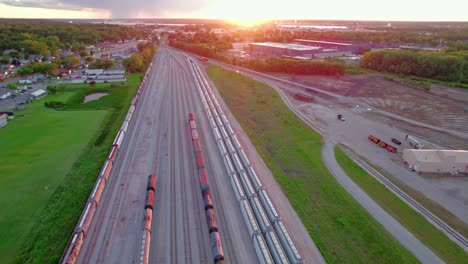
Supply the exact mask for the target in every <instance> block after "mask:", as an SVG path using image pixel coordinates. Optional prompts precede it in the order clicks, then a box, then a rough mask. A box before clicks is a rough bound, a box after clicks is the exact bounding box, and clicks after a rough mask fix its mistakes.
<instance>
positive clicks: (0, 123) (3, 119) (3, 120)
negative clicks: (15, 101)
mask: <svg viewBox="0 0 468 264" xmlns="http://www.w3.org/2000/svg"><path fill="white" fill-rule="evenodd" d="M7 123H8V115H7V114H1V115H0V128H2V127H4V126H6V125H7Z"/></svg>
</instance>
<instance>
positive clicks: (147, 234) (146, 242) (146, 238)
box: [139, 174, 157, 264]
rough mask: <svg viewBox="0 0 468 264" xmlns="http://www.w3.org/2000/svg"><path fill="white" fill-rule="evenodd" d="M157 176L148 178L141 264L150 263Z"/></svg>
mask: <svg viewBox="0 0 468 264" xmlns="http://www.w3.org/2000/svg"><path fill="white" fill-rule="evenodd" d="M156 180H157V178H156V175H154V174H151V175H150V176H148V184H147V186H146V199H145V217H144V218H143V231H142V237H141V252H140V259H139V263H140V264H148V263H149V252H150V243H151V224H152V222H153V208H154V195H155V192H156Z"/></svg>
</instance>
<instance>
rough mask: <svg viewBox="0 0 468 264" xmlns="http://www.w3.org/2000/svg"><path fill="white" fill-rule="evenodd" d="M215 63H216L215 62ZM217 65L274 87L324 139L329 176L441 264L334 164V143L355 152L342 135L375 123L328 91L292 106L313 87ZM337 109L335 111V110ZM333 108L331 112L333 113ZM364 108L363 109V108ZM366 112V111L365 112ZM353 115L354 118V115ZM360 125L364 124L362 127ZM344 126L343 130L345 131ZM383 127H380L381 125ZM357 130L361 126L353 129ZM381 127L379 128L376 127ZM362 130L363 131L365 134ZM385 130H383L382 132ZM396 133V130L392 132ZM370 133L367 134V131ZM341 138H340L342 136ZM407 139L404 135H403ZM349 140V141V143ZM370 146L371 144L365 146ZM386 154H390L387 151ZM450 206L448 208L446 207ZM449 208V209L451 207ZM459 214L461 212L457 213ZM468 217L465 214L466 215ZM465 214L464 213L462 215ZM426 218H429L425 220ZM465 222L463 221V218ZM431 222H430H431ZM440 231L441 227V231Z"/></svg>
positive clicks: (419, 253)
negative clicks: (302, 92)
mask: <svg viewBox="0 0 468 264" xmlns="http://www.w3.org/2000/svg"><path fill="white" fill-rule="evenodd" d="M213 62H214V61H213ZM214 63H215V64H218V65H219V66H222V67H225V68H228V69H231V70H236V71H238V72H240V73H242V74H244V75H247V76H249V77H252V78H254V79H257V80H259V81H262V82H265V83H267V84H268V85H270V86H272V87H273V88H274V89H275V90H277V92H278V93H279V94H280V96H281V97H282V99H283V101H284V102H285V103H286V104H287V105H288V106H289V108H291V110H292V111H294V112H295V113H296V115H298V116H299V117H300V118H301V119H302V120H303V121H304V122H306V123H307V124H309V125H310V126H311V127H312V128H314V129H315V130H316V131H318V132H319V133H321V134H322V135H323V136H324V140H325V142H326V143H325V144H324V147H323V150H322V155H323V157H322V158H323V160H324V162H325V165H327V167H328V169H329V170H330V172H331V173H332V174H333V176H334V177H335V178H336V179H337V180H338V182H339V183H340V184H341V185H342V186H343V187H344V188H345V189H346V190H347V191H348V192H349V193H350V194H351V195H352V196H353V197H354V198H355V199H356V200H357V201H358V202H359V203H360V204H361V205H362V206H363V207H364V208H365V209H366V210H367V211H368V212H369V213H370V214H371V215H372V216H373V217H374V218H375V219H376V220H377V221H379V223H381V224H382V225H383V226H384V228H385V229H387V230H388V231H389V232H390V233H391V234H392V235H393V236H394V237H395V239H397V240H398V241H400V243H402V245H403V246H404V247H406V248H407V249H408V250H409V251H410V252H412V253H413V254H414V255H415V257H417V258H418V259H419V260H420V261H422V262H423V263H441V262H442V260H441V259H440V258H439V257H437V255H435V254H434V253H433V252H432V251H431V250H430V249H428V248H427V247H425V246H424V245H423V244H422V243H421V242H420V241H419V240H418V239H416V238H415V237H414V236H413V235H412V234H411V233H410V232H408V230H406V229H405V228H404V227H403V226H402V225H401V224H400V223H399V222H398V221H396V220H395V219H394V218H393V217H392V216H390V215H389V214H388V213H386V212H385V210H383V209H382V208H381V207H380V206H379V205H378V204H376V202H375V201H373V200H372V198H370V197H369V196H368V195H367V194H366V193H365V192H364V191H363V190H362V189H360V188H359V186H357V185H356V184H355V183H354V182H353V181H352V180H351V179H350V178H349V176H348V175H346V173H345V172H344V171H343V170H342V169H341V167H340V166H339V165H338V163H337V162H336V160H335V157H334V152H333V147H331V146H333V145H334V144H333V143H331V142H335V141H336V142H346V143H350V144H351V145H350V146H351V147H353V149H354V148H355V147H356V146H355V145H356V144H354V143H355V142H356V140H355V139H353V140H349V139H350V137H349V136H348V137H343V135H350V134H352V135H353V136H358V135H361V136H362V135H363V134H364V135H366V133H369V131H368V130H369V129H371V130H373V129H375V127H376V126H375V125H374V126H369V125H367V124H364V123H370V122H374V123H376V122H375V121H370V120H366V118H365V117H362V116H360V115H359V114H357V113H353V112H350V111H348V110H346V106H347V105H351V106H352V105H353V104H352V103H351V104H350V103H349V102H347V99H344V98H342V97H340V96H337V95H335V94H330V93H329V92H327V91H320V90H319V89H317V93H318V94H321V95H322V96H325V99H323V98H318V97H316V99H318V100H319V101H320V103H319V104H307V103H299V104H298V103H296V102H293V101H295V100H293V99H291V97H290V96H291V95H292V94H294V93H296V92H298V87H301V88H309V89H313V87H304V85H301V84H296V83H293V82H289V81H283V80H282V79H279V78H277V77H274V76H268V75H267V74H262V73H256V72H253V71H249V70H245V69H242V68H238V67H233V66H230V65H226V64H224V63H218V62H214ZM331 98H333V100H334V101H337V102H338V103H333V101H331V100H330V99H331ZM304 105H314V106H315V108H314V112H316V113H315V114H314V115H310V114H309V113H308V112H310V111H305V109H304V108H303V106H304ZM333 107H335V109H333ZM330 108H331V110H330ZM361 108H363V107H362V106H361ZM362 110H364V111H368V109H367V110H366V108H364V109H362ZM336 112H342V113H343V112H344V113H345V116H346V118H347V119H349V117H353V118H356V119H357V118H358V117H359V121H357V120H354V121H353V122H352V123H354V124H359V126H362V129H363V130H364V131H359V132H357V133H350V131H352V129H351V127H350V126H352V123H351V121H350V120H347V121H346V122H342V121H338V120H337V118H336ZM351 113H352V114H351ZM353 118H351V119H353ZM361 121H365V122H364V123H362V122H361ZM343 126H344V127H343ZM380 126H381V124H380ZM354 127H358V126H354ZM377 127H378V126H377ZM385 128H386V129H388V128H389V126H388V125H387V126H385ZM362 129H361V130H362ZM379 129H383V128H379ZM392 129H393V130H395V128H392ZM366 130H367V131H366ZM399 133H400V134H402V132H401V131H399ZM339 135H340V136H339ZM403 137H404V135H403ZM346 139H348V141H346ZM363 140H364V141H367V136H366V137H364V139H363ZM366 143H368V142H366ZM362 145H364V146H366V145H370V146H371V147H375V146H373V144H361V145H359V146H362ZM379 150H380V148H378V150H377V151H379ZM371 152H374V151H372V150H370V151H369V152H359V153H371ZM385 152H387V151H385ZM385 154H387V155H392V154H391V153H390V154H388V153H385ZM437 201H439V202H440V201H441V199H438V200H437ZM455 204H457V201H453V200H452V201H451V203H450V205H452V206H454V205H455ZM446 205H448V204H446ZM463 207H464V206H459V207H458V208H463ZM448 208H450V206H448ZM457 212H460V211H457ZM465 213H466V211H465ZM462 214H464V213H462ZM425 217H426V216H425ZM462 219H463V218H462ZM428 220H429V221H431V219H428ZM439 228H440V227H439Z"/></svg>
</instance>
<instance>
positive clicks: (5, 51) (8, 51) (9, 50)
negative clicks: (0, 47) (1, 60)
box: [3, 49, 18, 55]
mask: <svg viewBox="0 0 468 264" xmlns="http://www.w3.org/2000/svg"><path fill="white" fill-rule="evenodd" d="M14 52H18V51H17V50H15V49H7V50H4V51H3V55H10V53H14Z"/></svg>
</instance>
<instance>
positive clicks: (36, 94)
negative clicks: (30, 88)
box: [31, 89, 47, 100]
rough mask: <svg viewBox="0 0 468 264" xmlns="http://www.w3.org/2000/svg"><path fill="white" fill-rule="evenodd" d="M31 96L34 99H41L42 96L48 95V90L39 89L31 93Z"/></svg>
mask: <svg viewBox="0 0 468 264" xmlns="http://www.w3.org/2000/svg"><path fill="white" fill-rule="evenodd" d="M31 96H32V97H33V98H34V99H36V100H37V99H41V98H42V97H45V96H47V92H46V91H45V90H42V89H39V90H37V91H35V92H33V93H31Z"/></svg>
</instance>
